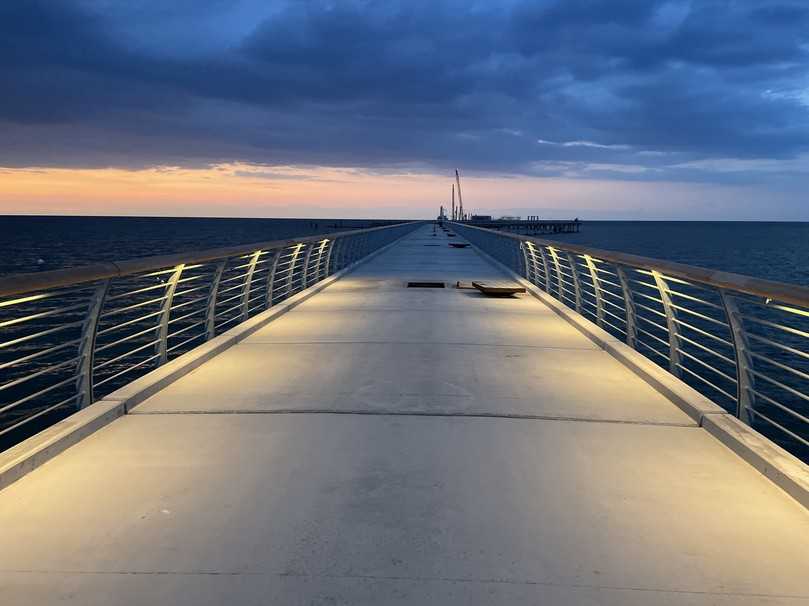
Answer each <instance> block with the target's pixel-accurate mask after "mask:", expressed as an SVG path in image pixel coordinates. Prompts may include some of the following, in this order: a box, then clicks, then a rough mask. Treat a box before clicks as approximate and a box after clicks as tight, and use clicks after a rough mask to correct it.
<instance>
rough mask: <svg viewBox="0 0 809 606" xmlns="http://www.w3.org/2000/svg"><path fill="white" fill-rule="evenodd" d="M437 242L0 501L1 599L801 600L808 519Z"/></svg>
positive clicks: (353, 283)
mask: <svg viewBox="0 0 809 606" xmlns="http://www.w3.org/2000/svg"><path fill="white" fill-rule="evenodd" d="M431 234H432V229H431V228H430V227H425V228H423V229H420V230H419V231H417V232H414V233H413V234H412V235H410V236H408V237H407V238H406V239H405V240H403V241H401V242H400V243H399V244H397V245H396V246H394V247H393V248H391V249H389V250H388V251H386V252H384V253H383V254H381V255H379V256H378V257H376V258H375V259H373V260H372V261H371V262H369V263H368V264H366V265H364V266H361V267H360V268H359V269H358V270H357V271H355V272H354V273H352V274H350V275H348V276H346V277H345V278H343V279H341V280H339V281H338V282H336V283H335V284H333V285H331V286H329V287H328V288H327V289H326V290H324V291H323V292H322V293H319V294H318V295H316V296H314V297H312V298H311V299H309V300H307V301H306V302H304V303H302V304H301V305H300V306H299V307H297V308H296V309H294V310H293V311H291V312H290V313H288V314H286V315H285V316H283V317H281V318H280V319H278V320H276V321H274V322H272V323H271V324H269V325H268V326H267V327H265V328H264V329H262V330H260V331H259V332H257V333H255V334H254V335H253V336H252V337H250V338H248V339H247V340H246V341H244V342H243V343H241V344H239V345H237V346H235V347H233V348H232V349H230V350H228V351H227V352H225V353H224V354H222V355H220V356H218V357H216V358H215V359H213V360H211V361H210V362H207V363H206V364H204V365H203V366H201V367H200V368H198V369H197V370H195V371H194V372H192V373H191V374H189V375H188V376H186V377H185V378H183V379H181V380H179V381H178V382H176V383H175V384H173V385H171V386H170V387H168V388H167V389H165V390H164V391H162V392H160V393H159V394H157V395H156V396H154V397H152V398H151V399H149V400H147V401H146V402H144V403H143V404H141V405H140V406H138V407H137V408H136V409H135V410H134V411H132V414H130V415H128V416H126V417H124V418H122V419H119V420H117V421H115V422H114V423H112V424H111V425H109V426H108V427H106V428H104V429H102V430H101V431H99V432H98V433H96V434H94V435H93V436H91V437H90V438H88V439H86V440H84V441H82V442H81V443H79V444H78V445H76V446H74V447H72V448H71V449H69V450H68V451H67V452H65V453H63V454H62V455H60V456H58V457H57V458H55V459H54V460H52V461H50V462H49V463H47V464H45V465H44V466H43V467H41V468H39V469H37V470H36V471H34V472H32V473H31V474H29V475H28V476H26V477H24V478H23V479H22V480H20V481H19V482H17V483H15V484H13V485H12V486H10V487H9V488H7V489H6V490H4V491H3V492H2V493H0V520H1V521H2V532H1V533H0V603H2V604H4V605H5V604H9V605H11V604H14V605H16V604H20V605H22V604H26V605H27V604H56V603H74V604H82V605H85V604H86V605H96V604H98V605H101V604H104V605H107V604H126V605H130V604H131V605H135V604H137V605H140V604H144V605H146V604H149V605H153V604H182V605H186V604H187V605H189V606H190V605H194V606H197V605H208V604H234V605H235V604H239V605H241V604H256V605H258V604H369V605H371V604H373V605H377V604H549V605H556V604H559V605H580V604H585V605H586V604H614V605H619V604H638V605H640V604H664V605H668V604H672V605H674V604H677V605H680V604H700V605H701V604H722V605H725V604H727V605H730V604H809V514H807V512H806V511H805V510H804V509H803V508H801V507H800V506H799V505H798V504H797V503H796V502H795V501H793V500H792V499H790V498H789V497H787V496H786V495H785V494H784V493H782V492H781V491H780V490H779V489H778V488H776V487H775V486H774V485H772V484H771V483H770V482H769V481H768V480H766V479H765V478H764V477H763V476H761V475H760V474H759V473H758V472H756V471H755V470H754V469H753V468H752V467H750V466H748V465H747V464H746V463H744V462H743V461H742V460H741V459H740V458H738V457H737V456H736V455H735V454H733V453H732V452H731V451H730V450H728V449H727V448H725V447H724V446H723V445H722V444H720V443H719V442H718V441H716V440H715V439H714V438H713V437H711V436H710V435H709V434H708V433H707V432H706V431H704V430H703V429H701V428H699V427H696V426H695V425H694V423H693V422H692V421H691V419H690V418H689V417H687V416H686V415H685V414H684V413H683V412H681V411H680V410H679V409H678V408H677V407H676V406H674V405H673V404H672V403H671V402H669V401H667V400H666V399H665V398H663V397H662V396H661V395H659V394H658V393H657V392H655V391H654V390H652V389H651V388H650V387H649V386H648V385H646V384H645V383H643V382H642V381H641V380H640V379H638V378H637V377H636V376H635V375H634V374H633V373H632V372H630V371H629V370H628V369H626V368H624V367H623V366H621V365H620V364H618V362H616V361H615V360H614V359H613V358H611V357H610V356H609V355H608V354H606V353H605V352H603V351H601V350H599V349H598V348H596V347H595V346H594V345H593V344H592V343H591V342H590V341H589V340H587V339H586V338H585V337H584V336H583V335H582V334H581V333H579V332H578V331H576V330H575V329H574V328H573V327H571V326H570V325H569V324H567V323H566V322H565V321H564V320H562V319H561V318H559V317H558V316H557V315H555V314H554V313H552V312H551V311H550V310H548V309H547V308H546V307H545V306H544V305H543V304H542V303H540V302H539V301H537V300H536V299H534V298H532V297H530V296H527V295H524V296H521V297H517V298H513V299H488V298H485V297H483V296H482V295H480V294H478V293H477V292H473V291H459V290H455V289H444V290H440V289H406V288H404V287H403V283H404V282H405V281H407V280H408V279H420V280H425V279H435V280H443V281H446V282H447V283H448V284H449V283H454V282H455V281H456V280H471V279H485V278H496V279H502V278H503V276H502V275H501V274H499V273H498V271H497V270H496V269H494V268H493V267H491V266H490V265H489V264H487V263H486V262H485V261H484V260H483V259H482V258H481V257H480V256H479V255H478V253H476V252H475V251H474V250H472V249H451V248H449V247H448V246H447V245H446V243H447V239H446V237H445V236H443V234H442V233H441V232H439V234H440V235H439V236H436V237H433V236H432V235H431ZM435 243H439V244H441V245H440V246H426V245H428V244H435Z"/></svg>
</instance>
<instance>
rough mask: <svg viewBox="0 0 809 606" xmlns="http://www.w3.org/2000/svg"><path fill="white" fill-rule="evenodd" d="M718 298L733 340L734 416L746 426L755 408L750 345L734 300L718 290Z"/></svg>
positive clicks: (749, 423)
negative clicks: (734, 364) (734, 365)
mask: <svg viewBox="0 0 809 606" xmlns="http://www.w3.org/2000/svg"><path fill="white" fill-rule="evenodd" d="M719 296H720V297H721V299H722V305H723V307H724V308H725V317H726V318H727V320H728V326H729V327H730V336H731V339H732V340H733V352H734V354H735V355H736V416H737V417H739V419H740V420H741V421H742V422H743V423H746V424H747V425H752V424H753V416H752V415H751V414H750V413H751V412H753V413H755V409H756V408H755V407H756V393H755V391H753V389H754V387H755V375H754V374H753V358H752V357H751V356H750V343H749V342H748V339H747V333H746V332H745V330H744V322H743V320H742V318H741V314H740V313H739V308H738V306H737V305H736V300H735V299H734V298H733V297H732V296H731V295H729V294H728V293H727V292H725V290H724V289H719Z"/></svg>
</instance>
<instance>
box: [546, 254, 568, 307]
mask: <svg viewBox="0 0 809 606" xmlns="http://www.w3.org/2000/svg"><path fill="white" fill-rule="evenodd" d="M548 252H549V253H551V259H553V265H554V267H555V269H556V297H557V298H558V299H559V300H560V301H561V302H562V303H564V302H565V298H564V296H563V294H564V293H566V292H567V288H565V283H564V281H563V280H562V268H561V265H560V264H559V255H558V254H557V253H556V249H555V248H554V247H553V246H548ZM549 292H550V291H549Z"/></svg>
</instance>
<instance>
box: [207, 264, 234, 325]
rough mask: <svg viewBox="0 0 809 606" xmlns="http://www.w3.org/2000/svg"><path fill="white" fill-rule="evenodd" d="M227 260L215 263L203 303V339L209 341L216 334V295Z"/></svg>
mask: <svg viewBox="0 0 809 606" xmlns="http://www.w3.org/2000/svg"><path fill="white" fill-rule="evenodd" d="M227 262H228V260H227V259H222V260H221V261H220V262H219V263H217V264H216V268H215V269H214V272H213V277H212V278H211V288H210V290H209V291H208V301H207V303H206V305H205V340H206V341H210V340H211V339H213V338H214V337H215V336H216V297H217V295H218V294H219V283H220V282H221V281H222V274H223V273H225V265H227Z"/></svg>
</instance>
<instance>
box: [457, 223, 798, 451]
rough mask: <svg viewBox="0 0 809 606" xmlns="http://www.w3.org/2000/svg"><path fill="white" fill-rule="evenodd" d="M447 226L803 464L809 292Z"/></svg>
mask: <svg viewBox="0 0 809 606" xmlns="http://www.w3.org/2000/svg"><path fill="white" fill-rule="evenodd" d="M451 225H452V226H453V228H454V229H455V230H456V231H457V232H458V233H459V234H461V235H462V236H463V237H465V238H466V239H467V240H469V241H470V242H471V243H472V244H474V245H476V246H478V247H479V248H480V249H481V250H483V251H484V252H486V253H488V254H489V255H491V256H492V257H494V258H495V259H497V260H498V261H500V262H501V263H503V264H504V265H506V266H507V267H509V268H511V269H512V270H514V271H516V272H517V273H518V274H519V275H521V276H524V277H525V278H526V279H527V280H529V281H530V282H531V283H532V284H534V285H536V286H537V287H539V288H540V289H541V290H543V291H545V292H546V293H548V294H549V295H551V296H553V297H555V298H556V299H558V300H559V301H560V302H562V303H563V304H565V305H566V306H568V307H569V308H571V309H573V310H575V311H576V312H578V313H579V314H581V315H582V316H584V317H585V318H587V319H589V320H591V321H592V322H593V323H595V324H597V325H598V326H599V327H601V328H602V329H604V330H606V331H607V332H609V333H610V334H612V335H613V336H615V337H617V338H619V339H621V340H623V341H625V342H626V343H627V345H629V346H630V347H632V348H634V349H635V350H636V351H638V352H639V353H641V354H643V355H644V356H646V357H647V358H649V359H651V360H653V361H654V362H656V363H657V364H659V365H660V366H662V367H663V368H665V369H666V370H668V371H669V372H671V373H672V374H673V375H675V376H676V377H678V378H679V379H681V380H682V381H684V382H685V383H687V384H689V385H690V386H691V387H693V388H695V389H696V390H697V391H699V392H700V393H702V394H703V395H705V396H706V397H708V398H709V399H711V400H712V401H714V402H715V403H717V404H718V405H720V406H722V407H723V408H724V409H725V410H727V411H728V412H730V413H732V414H734V415H736V416H737V417H738V418H739V419H741V420H742V421H743V422H745V423H746V424H748V425H750V426H751V427H753V428H754V429H756V430H757V431H759V432H760V433H762V434H764V435H765V436H767V437H768V438H770V439H771V440H773V441H774V442H776V443H777V444H779V445H780V446H782V447H783V448H785V449H786V450H788V451H790V452H792V453H793V454H795V455H796V456H797V457H798V458H800V459H802V460H803V461H805V462H809V288H807V287H804V286H799V285H792V284H785V283H781V282H773V281H769V280H762V279H758V278H753V277H750V276H743V275H739V274H732V273H727V272H720V271H714V270H710V269H705V268H702V267H695V266H690V265H685V264H681V263H674V262H670V261H665V260H661V259H652V258H647V257H642V256H638V255H632V254H625V253H620V252H614V251H605V250H599V249H595V248H589V247H586V246H580V245H574V244H567V243H562V242H556V241H550V240H543V239H540V238H536V237H531V236H520V235H514V234H508V233H503V232H500V231H495V230H491V229H486V228H480V227H474V226H469V225H464V224H461V223H452V224H451Z"/></svg>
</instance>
